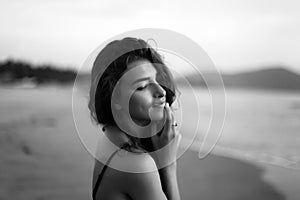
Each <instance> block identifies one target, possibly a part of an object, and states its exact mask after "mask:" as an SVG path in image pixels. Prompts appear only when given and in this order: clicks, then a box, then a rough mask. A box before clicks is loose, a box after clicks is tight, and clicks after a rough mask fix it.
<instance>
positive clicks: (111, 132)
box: [104, 126, 129, 147]
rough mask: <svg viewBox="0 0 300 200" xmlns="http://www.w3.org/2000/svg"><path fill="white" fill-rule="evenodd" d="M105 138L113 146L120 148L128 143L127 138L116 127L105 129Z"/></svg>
mask: <svg viewBox="0 0 300 200" xmlns="http://www.w3.org/2000/svg"><path fill="white" fill-rule="evenodd" d="M104 134H105V136H106V137H107V138H108V139H109V140H110V141H111V142H112V143H114V144H115V145H117V146H118V147H121V146H123V145H124V143H128V142H129V138H128V136H127V135H126V134H125V133H124V132H123V131H122V130H121V129H120V128H119V127H117V126H107V127H105V132H104Z"/></svg>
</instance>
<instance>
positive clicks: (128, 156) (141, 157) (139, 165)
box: [111, 150, 157, 173]
mask: <svg viewBox="0 0 300 200" xmlns="http://www.w3.org/2000/svg"><path fill="white" fill-rule="evenodd" d="M111 165H112V166H113V168H115V169H118V168H119V169H120V170H121V171H124V172H129V173H145V172H153V171H157V167H156V164H155V162H154V160H153V158H152V157H151V156H150V155H149V154H148V153H133V152H128V151H126V150H122V151H120V152H119V153H117V155H116V156H115V158H114V159H113V160H112V161H111Z"/></svg>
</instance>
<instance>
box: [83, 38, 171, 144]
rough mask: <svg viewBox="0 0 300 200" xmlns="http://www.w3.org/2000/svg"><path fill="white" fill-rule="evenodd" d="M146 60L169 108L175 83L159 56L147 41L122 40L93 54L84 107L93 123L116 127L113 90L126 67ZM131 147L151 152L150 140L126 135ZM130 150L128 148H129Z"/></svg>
mask: <svg viewBox="0 0 300 200" xmlns="http://www.w3.org/2000/svg"><path fill="white" fill-rule="evenodd" d="M142 59H144V60H147V61H149V62H150V63H152V64H153V66H154V67H155V69H156V70H157V72H158V73H157V74H158V77H157V82H158V83H159V84H160V85H161V86H162V87H163V88H164V89H165V90H166V101H167V102H168V103H169V104H170V105H171V104H172V102H173V101H174V100H175V94H176V93H175V90H176V86H175V82H174V79H173V76H172V74H171V73H170V71H169V69H168V68H167V66H166V65H165V63H164V62H163V59H162V57H161V56H160V55H159V54H158V52H156V51H155V50H154V49H153V48H152V47H151V46H150V45H149V44H148V43H147V42H145V41H144V40H142V39H136V38H130V37H126V38H124V39H122V40H115V41H113V42H110V43H109V44H107V45H106V46H105V47H104V48H103V49H102V50H101V52H100V53H99V54H98V55H97V57H96V59H95V62H94V64H93V68H92V74H91V86H90V99H89V104H88V107H89V109H90V112H91V116H92V119H93V120H94V121H95V122H96V123H97V124H102V125H104V127H103V131H104V130H105V126H106V125H113V126H117V124H116V122H115V120H114V118H113V114H112V110H111V98H112V93H113V90H114V87H115V86H116V84H117V82H118V80H119V79H120V78H121V77H122V75H123V74H124V73H125V71H126V69H127V66H128V65H129V64H130V63H133V62H135V61H138V60H142ZM128 137H129V139H130V141H131V144H129V145H130V147H129V149H131V147H134V148H136V149H140V146H138V145H137V140H139V141H140V144H141V145H142V147H141V148H142V149H146V148H147V149H148V150H149V149H151V147H152V145H151V144H152V143H151V141H150V138H143V139H142V140H141V139H140V138H135V137H133V136H129V135H128ZM131 150H132V149H131Z"/></svg>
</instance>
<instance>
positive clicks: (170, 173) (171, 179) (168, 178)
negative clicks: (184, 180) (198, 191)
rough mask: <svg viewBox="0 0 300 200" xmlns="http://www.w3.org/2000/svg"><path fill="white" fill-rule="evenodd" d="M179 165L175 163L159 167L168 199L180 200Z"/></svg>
mask: <svg viewBox="0 0 300 200" xmlns="http://www.w3.org/2000/svg"><path fill="white" fill-rule="evenodd" d="M176 172H177V165H176V163H173V164H171V165H169V166H167V167H164V168H162V169H159V176H160V181H161V185H162V189H163V191H164V193H165V195H166V196H167V199H172V200H180V194H179V188H178V183H177V173H176Z"/></svg>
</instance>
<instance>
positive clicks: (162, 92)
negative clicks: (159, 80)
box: [154, 84, 166, 98]
mask: <svg viewBox="0 0 300 200" xmlns="http://www.w3.org/2000/svg"><path fill="white" fill-rule="evenodd" d="M154 85H155V86H154V87H155V93H154V95H155V97H156V98H163V97H165V96H166V91H165V90H164V88H163V87H161V86H160V85H159V84H154Z"/></svg>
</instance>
